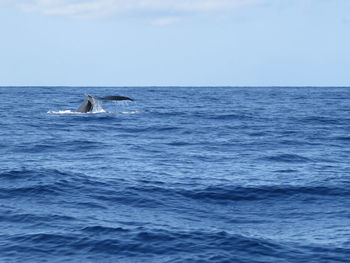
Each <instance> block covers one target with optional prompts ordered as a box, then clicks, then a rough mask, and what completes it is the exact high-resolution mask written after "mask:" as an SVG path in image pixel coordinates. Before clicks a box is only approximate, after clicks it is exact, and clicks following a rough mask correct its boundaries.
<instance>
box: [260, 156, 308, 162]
mask: <svg viewBox="0 0 350 263" xmlns="http://www.w3.org/2000/svg"><path fill="white" fill-rule="evenodd" d="M262 159H263V160H265V161H270V162H282V163H308V162H312V160H311V159H309V158H307V157H304V156H302V155H300V154H277V155H270V156H266V157H263V158H262Z"/></svg>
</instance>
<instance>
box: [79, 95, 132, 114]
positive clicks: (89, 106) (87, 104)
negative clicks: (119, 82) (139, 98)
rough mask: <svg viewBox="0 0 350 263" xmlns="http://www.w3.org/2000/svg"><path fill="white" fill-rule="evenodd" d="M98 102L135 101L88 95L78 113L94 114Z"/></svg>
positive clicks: (125, 98)
mask: <svg viewBox="0 0 350 263" xmlns="http://www.w3.org/2000/svg"><path fill="white" fill-rule="evenodd" d="M96 100H114V101H119V100H130V101H133V99H130V98H128V97H124V96H106V97H93V96H91V95H86V99H85V100H84V101H83V103H82V104H80V106H79V108H78V109H77V112H81V113H88V112H92V111H93V110H94V107H95V105H96Z"/></svg>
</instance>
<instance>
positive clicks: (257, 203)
mask: <svg viewBox="0 0 350 263" xmlns="http://www.w3.org/2000/svg"><path fill="white" fill-rule="evenodd" d="M84 94H93V95H96V96H107V95H122V96H128V97H131V98H133V99H134V100H135V101H134V102H113V101H109V102H108V101H107V102H103V104H102V105H100V106H101V108H100V109H99V111H97V112H94V113H86V114H81V113H76V112H75V111H76V109H77V108H78V106H79V105H80V103H81V102H82V101H83V100H84V98H85V95H84ZM0 95H1V106H0V109H1V111H0V127H1V130H0V223H1V226H0V262H132V263H134V262H135V263H137V262H142V263H144V262H169V263H170V262H172V263H180V262H181V263H182V262H191V263H192V262H203V263H206V262H227V263H231V262H247V263H255V262H273V263H275V262H308V263H310V262H317V263H322V262H327V263H328V262H349V258H350V88H337V87H329V88H326V87H318V88H317V87H299V88H293V87H260V88H259V87H256V88H253V87H237V88H235V87H115V88H113V87H1V88H0Z"/></svg>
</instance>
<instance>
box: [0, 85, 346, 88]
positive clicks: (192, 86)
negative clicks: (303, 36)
mask: <svg viewBox="0 0 350 263" xmlns="http://www.w3.org/2000/svg"><path fill="white" fill-rule="evenodd" d="M0 88H350V85H349V86H327V85H317V86H314V85H305V86H302V85H295V86H293V85H286V86H284V85H271V86H269V85H263V86H256V85H237V86H232V85H222V86H221V85H215V86H214V85H208V86H207V85H189V86H187V85H186V86H184V85H179V86H177V85H164V86H162V85H146V86H134V85H127V86H121V85H116V86H112V85H106V86H105V85H102V86H95V85H89V86H85V85H81V86H80V85H0Z"/></svg>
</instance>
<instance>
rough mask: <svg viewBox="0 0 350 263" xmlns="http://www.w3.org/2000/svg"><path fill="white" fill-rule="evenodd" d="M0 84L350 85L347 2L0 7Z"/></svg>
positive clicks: (12, 1)
mask: <svg viewBox="0 0 350 263" xmlns="http://www.w3.org/2000/svg"><path fill="white" fill-rule="evenodd" d="M0 33H1V35H0V86H350V74H349V69H350V1H349V0H0Z"/></svg>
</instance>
